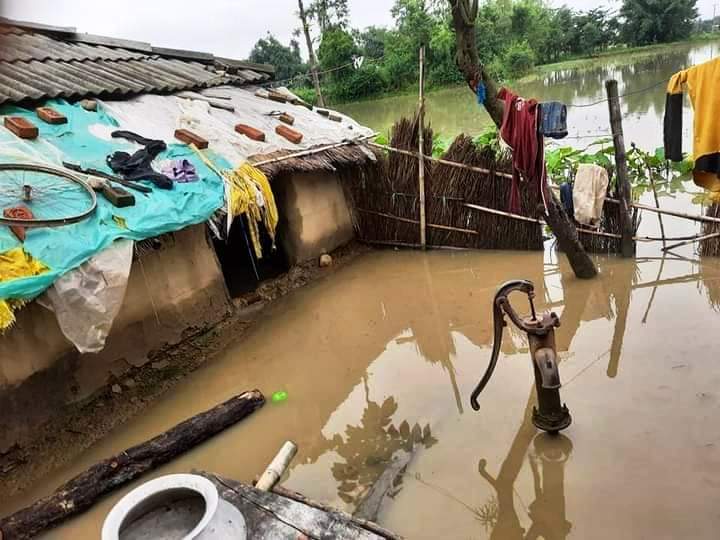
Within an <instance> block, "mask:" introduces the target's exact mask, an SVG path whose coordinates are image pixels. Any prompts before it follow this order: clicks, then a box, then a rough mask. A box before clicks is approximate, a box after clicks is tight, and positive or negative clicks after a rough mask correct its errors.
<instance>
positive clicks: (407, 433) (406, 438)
mask: <svg viewBox="0 0 720 540" xmlns="http://www.w3.org/2000/svg"><path fill="white" fill-rule="evenodd" d="M397 408H398V405H397V402H396V401H395V398H394V397H389V398H387V399H386V400H385V401H384V402H383V403H382V404H381V405H378V404H377V403H375V402H372V401H366V406H365V410H364V411H363V415H362V419H361V420H360V425H359V426H351V425H348V426H347V427H346V428H345V435H344V436H341V435H339V434H336V435H335V436H334V437H333V439H332V447H331V448H332V450H334V451H335V452H337V453H338V454H339V455H340V457H342V458H343V461H342V462H336V463H334V464H333V465H332V474H333V476H334V477H335V479H336V480H337V481H338V482H339V485H338V496H339V497H340V498H341V499H342V500H343V501H345V502H346V503H348V504H353V505H357V504H358V503H359V502H360V501H361V500H362V498H363V497H364V495H365V493H366V492H367V491H368V490H369V489H370V487H371V486H372V485H373V484H374V483H375V481H377V479H378V478H379V477H380V475H381V474H382V472H383V471H384V470H385V468H386V467H387V466H388V465H389V464H390V463H391V462H392V459H393V456H394V455H395V454H396V453H397V452H399V451H405V452H408V453H410V454H412V453H413V452H414V451H415V448H416V446H417V445H422V446H423V447H424V448H430V447H431V446H433V445H434V444H436V443H437V442H438V441H437V439H436V438H435V437H433V436H432V433H431V431H430V425H429V424H426V425H425V426H424V427H422V426H420V424H418V423H415V425H413V426H410V424H409V423H408V422H407V420H404V421H403V422H402V423H401V424H400V425H399V426H397V427H396V426H395V424H393V423H392V416H393V415H394V414H395V412H396V411H397ZM401 482H402V477H401V476H400V477H399V479H398V485H397V486H396V487H398V488H399V484H400V483H401Z"/></svg>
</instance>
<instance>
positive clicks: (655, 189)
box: [648, 167, 665, 247]
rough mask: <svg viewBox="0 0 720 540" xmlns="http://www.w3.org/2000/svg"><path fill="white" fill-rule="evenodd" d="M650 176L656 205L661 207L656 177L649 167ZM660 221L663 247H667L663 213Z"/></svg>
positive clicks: (659, 216) (659, 217) (659, 218)
mask: <svg viewBox="0 0 720 540" xmlns="http://www.w3.org/2000/svg"><path fill="white" fill-rule="evenodd" d="M648 178H650V186H651V187H652V192H653V198H654V199H655V206H656V207H657V208H658V209H659V208H660V200H659V199H658V194H657V188H656V187H655V179H654V178H653V173H652V169H651V168H650V167H648ZM657 217H658V222H659V224H660V234H661V235H662V237H663V247H665V225H664V224H663V219H662V214H658V215H657Z"/></svg>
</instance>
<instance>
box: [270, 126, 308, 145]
mask: <svg viewBox="0 0 720 540" xmlns="http://www.w3.org/2000/svg"><path fill="white" fill-rule="evenodd" d="M275 133H277V134H278V135H280V136H281V137H285V138H286V139H287V140H288V141H290V142H291V143H294V144H300V143H301V142H302V140H303V134H302V133H300V132H299V131H295V130H294V129H290V128H289V127H287V126H278V127H276V128H275Z"/></svg>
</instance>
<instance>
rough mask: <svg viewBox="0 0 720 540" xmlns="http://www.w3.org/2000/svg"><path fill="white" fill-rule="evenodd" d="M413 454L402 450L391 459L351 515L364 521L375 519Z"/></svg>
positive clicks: (373, 520)
mask: <svg viewBox="0 0 720 540" xmlns="http://www.w3.org/2000/svg"><path fill="white" fill-rule="evenodd" d="M413 455H414V453H413V452H405V451H403V452H402V453H401V454H400V455H399V456H398V457H395V458H393V459H392V461H391V462H390V464H389V465H388V466H387V467H386V468H385V470H384V471H383V472H382V474H381V475H380V477H379V478H378V479H377V480H376V481H375V483H374V484H373V485H372V487H371V488H370V490H369V491H368V492H367V494H366V495H365V497H363V500H362V502H361V503H360V504H359V505H358V507H357V509H356V510H355V512H353V517H355V518H359V519H362V520H364V521H371V522H375V521H377V518H378V515H379V514H380V509H381V508H382V504H383V501H384V500H385V497H386V496H387V495H388V492H389V491H390V490H392V489H393V487H394V486H395V481H396V480H397V478H398V477H399V476H402V474H403V472H404V471H405V469H406V468H407V466H408V465H409V464H410V461H412V458H413Z"/></svg>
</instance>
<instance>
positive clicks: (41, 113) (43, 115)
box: [35, 107, 67, 124]
mask: <svg viewBox="0 0 720 540" xmlns="http://www.w3.org/2000/svg"><path fill="white" fill-rule="evenodd" d="M35 114H37V115H38V117H39V118H40V120H43V121H44V122H47V123H48V124H67V118H66V117H65V115H64V114H61V113H59V112H57V111H56V110H55V109H51V108H50V107H38V108H37V109H35Z"/></svg>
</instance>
